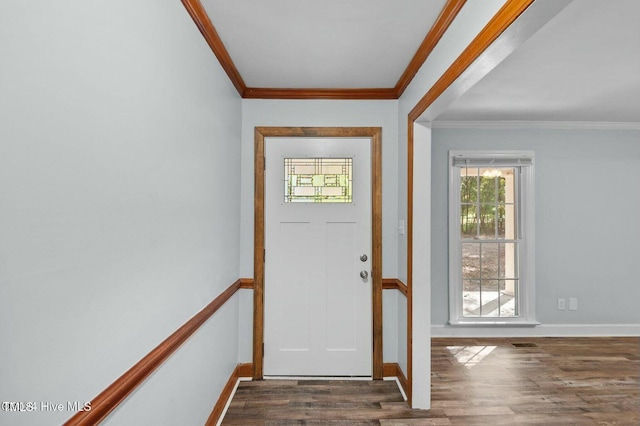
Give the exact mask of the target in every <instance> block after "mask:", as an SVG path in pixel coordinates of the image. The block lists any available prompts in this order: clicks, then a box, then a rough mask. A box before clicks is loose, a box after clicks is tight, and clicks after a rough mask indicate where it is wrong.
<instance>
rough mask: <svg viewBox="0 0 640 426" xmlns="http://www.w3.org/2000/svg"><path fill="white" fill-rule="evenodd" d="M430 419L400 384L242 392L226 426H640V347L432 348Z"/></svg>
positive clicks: (272, 386)
mask: <svg viewBox="0 0 640 426" xmlns="http://www.w3.org/2000/svg"><path fill="white" fill-rule="evenodd" d="M431 373H432V384H431V385H432V389H431V392H432V394H431V398H432V403H431V404H432V409H431V410H429V411H421V410H410V409H409V408H408V407H407V405H406V403H405V402H403V400H402V396H401V394H400V392H399V390H398V388H397V386H396V383H395V382H394V381H376V382H374V381H323V380H299V381H298V380H282V381H280V380H278V381H275V380H265V381H257V382H241V383H240V386H239V387H238V391H237V392H236V394H235V396H234V398H233V400H232V402H231V405H230V407H229V410H228V411H227V414H226V416H225V418H224V420H223V422H222V424H223V425H246V426H249V425H381V426H392V425H393V426H395V425H529V424H537V425H591V424H593V425H635V426H637V425H640V338H613V337H612V338H533V339H522V338H521V339H433V341H432V372H431Z"/></svg>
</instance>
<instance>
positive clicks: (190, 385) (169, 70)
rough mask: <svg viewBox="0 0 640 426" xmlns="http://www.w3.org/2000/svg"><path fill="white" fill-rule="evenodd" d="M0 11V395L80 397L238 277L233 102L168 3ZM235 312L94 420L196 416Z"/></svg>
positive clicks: (205, 403) (26, 417)
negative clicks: (114, 408)
mask: <svg viewBox="0 0 640 426" xmlns="http://www.w3.org/2000/svg"><path fill="white" fill-rule="evenodd" d="M0 9H1V11H0V58H2V65H1V66H0V286H1V290H2V297H0V341H1V342H2V345H1V346H0V400H1V401H35V402H37V403H38V404H39V403H40V401H51V402H56V403H63V404H66V402H67V401H82V402H84V401H88V400H90V399H91V398H93V397H94V396H96V395H97V394H98V393H99V392H100V391H102V390H103V389H104V388H105V387H106V386H108V385H109V384H111V383H112V382H113V381H114V380H115V379H117V378H118V377H119V376H120V375H121V374H122V373H124V372H125V371H126V370H127V369H128V368H130V367H131V366H132V365H133V364H135V363H136V362H137V361H138V360H139V359H141V358H142V357H143V356H144V355H146V354H147V353H148V352H149V351H150V350H151V349H153V348H154V347H155V346H156V345H157V344H158V343H160V342H161V341H162V340H163V339H165V338H166V337H167V336H169V335H170V334H171V333H172V332H173V331H174V330H176V329H177V328H178V327H179V326H180V325H182V324H183V323H184V322H185V321H187V320H188V319H189V318H190V317H191V316H192V315H194V314H195V313H197V312H198V311H199V310H200V309H201V308H202V307H204V306H205V305H206V304H207V303H209V302H210V301H211V300H213V299H214V298H215V297H216V296H217V295H218V294H220V292H222V291H223V290H224V289H225V288H227V287H228V286H229V285H230V284H231V283H232V282H233V281H235V280H236V279H237V277H238V270H239V268H238V259H239V243H238V235H239V226H240V222H239V208H240V201H239V199H238V196H237V194H238V193H239V192H240V173H239V170H240V119H241V102H240V99H239V96H238V95H237V93H236V92H235V90H234V88H233V86H232V85H231V84H230V83H229V80H228V78H227V77H226V75H225V74H224V72H223V71H222V69H221V67H220V66H219V64H218V63H217V60H216V59H215V56H214V55H213V54H212V53H211V51H210V49H209V48H208V46H207V45H206V43H205V42H204V40H203V38H202V36H201V35H200V33H199V32H198V30H197V28H196V27H195V25H194V23H193V22H192V21H191V19H190V17H189V16H188V14H187V13H186V11H185V10H184V8H183V6H182V5H181V4H180V2H177V1H176V2H167V1H161V2H159V1H155V0H140V1H136V2H130V1H125V0H111V1H99V2H85V1H81V0H61V1H56V2H50V1H43V0H35V1H29V2H24V1H19V0H13V1H9V0H8V1H3V2H2V4H1V6H0ZM237 311H238V305H237V297H236V298H234V299H233V300H232V301H230V302H229V305H228V306H225V307H224V308H223V309H222V310H221V311H220V312H218V313H217V314H216V316H215V317H214V318H212V319H211V320H210V322H209V323H207V325H205V326H204V327H203V328H202V329H201V330H200V331H199V332H198V333H197V334H196V335H195V336H193V338H192V339H190V340H189V341H188V342H187V343H186V344H185V346H184V347H183V348H181V349H180V350H179V352H178V353H176V355H175V356H174V357H172V358H171V359H170V360H169V361H168V364H167V365H165V366H163V367H162V368H161V369H160V370H159V371H158V372H157V373H156V374H154V375H153V376H151V377H150V378H149V379H148V380H147V381H146V382H145V383H144V384H143V385H142V386H141V387H140V388H139V389H138V390H137V391H136V393H135V394H133V395H132V396H131V397H130V398H129V399H128V400H127V401H126V402H125V403H124V405H123V406H122V407H121V408H120V409H119V410H118V412H116V414H114V416H113V419H114V420H113V421H112V422H110V421H108V422H107V423H113V424H115V423H117V424H119V425H127V424H132V425H133V424H167V425H169V424H202V423H203V422H204V420H205V419H206V418H207V416H208V415H209V413H210V412H211V409H212V407H213V404H214V402H215V400H216V399H217V397H218V395H219V392H220V390H221V389H222V386H223V385H224V383H225V382H226V380H227V379H228V377H229V375H230V374H231V371H232V370H233V367H234V366H235V364H236V363H237V344H236V343H235V342H237ZM220 342H225V343H224V344H220ZM177 389H179V390H180V391H179V392H176V390H177ZM65 408H66V407H65ZM72 414H73V413H71V412H67V411H64V412H62V413H51V412H42V411H38V412H33V413H18V414H15V413H6V412H0V424H12V425H21V424H24V425H39V424H42V425H45V424H46V425H50V424H59V423H61V422H63V421H64V420H66V419H67V418H69V417H70V416H71V415H72Z"/></svg>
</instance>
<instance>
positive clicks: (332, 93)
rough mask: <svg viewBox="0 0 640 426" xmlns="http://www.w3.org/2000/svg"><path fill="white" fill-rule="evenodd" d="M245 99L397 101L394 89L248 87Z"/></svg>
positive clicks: (244, 94)
mask: <svg viewBox="0 0 640 426" xmlns="http://www.w3.org/2000/svg"><path fill="white" fill-rule="evenodd" d="M242 97H243V98H245V99H334V100H389V99H398V96H397V94H396V91H395V89H371V88H363V89H312V88H308V89H306V88H305V89H277V88H260V87H248V88H247V89H246V90H245V91H244V93H243V96H242Z"/></svg>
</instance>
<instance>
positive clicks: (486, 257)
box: [460, 167, 518, 317]
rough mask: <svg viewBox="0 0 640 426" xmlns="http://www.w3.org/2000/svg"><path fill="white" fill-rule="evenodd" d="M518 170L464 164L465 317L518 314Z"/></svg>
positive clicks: (462, 176) (463, 254) (462, 228)
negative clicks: (516, 204) (516, 178)
mask: <svg viewBox="0 0 640 426" xmlns="http://www.w3.org/2000/svg"><path fill="white" fill-rule="evenodd" d="M515 170H516V169H515V168H513V167H505V168H478V167H475V168H466V167H462V168H460V238H461V248H462V279H463V298H464V300H463V310H464V315H465V316H469V317H474V316H476V317H485V316H490V317H491V316H495V317H509V316H517V311H518V307H517V289H518V276H517V264H516V254H517V240H516V220H515V212H516V209H515V199H516V197H515V185H514V174H515Z"/></svg>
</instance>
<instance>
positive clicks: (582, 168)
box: [431, 129, 640, 333]
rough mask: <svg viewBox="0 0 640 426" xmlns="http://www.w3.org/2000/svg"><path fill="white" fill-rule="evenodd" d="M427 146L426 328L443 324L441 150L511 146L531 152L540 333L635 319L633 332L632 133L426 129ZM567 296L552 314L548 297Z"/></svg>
mask: <svg viewBox="0 0 640 426" xmlns="http://www.w3.org/2000/svg"><path fill="white" fill-rule="evenodd" d="M432 148H433V151H432V158H433V162H432V197H433V203H432V222H431V225H432V230H433V238H432V256H433V257H432V259H433V262H432V275H431V280H432V305H431V307H432V316H431V318H432V322H433V324H434V325H444V324H445V323H446V322H447V320H448V312H447V306H448V292H447V291H448V290H447V289H448V283H447V281H448V266H447V265H448V263H447V253H448V250H447V247H448V240H447V186H448V169H447V152H448V151H449V150H457V149H460V150H474V149H517V150H533V151H535V185H536V191H535V197H536V200H535V207H536V211H535V229H536V236H535V241H536V249H535V257H536V265H535V271H536V305H537V306H536V311H537V320H538V321H539V322H541V323H542V324H543V326H542V329H543V330H544V326H546V325H554V326H557V325H569V326H570V325H579V326H584V325H611V326H612V327H611V328H610V332H611V333H616V330H617V329H620V330H624V329H625V328H624V327H622V328H620V327H619V326H624V325H627V324H631V325H634V324H635V330H636V332H637V331H639V330H640V310H638V309H637V305H638V300H640V285H639V284H640V282H639V278H638V271H637V264H638V260H639V259H640V257H639V256H638V254H639V253H640V249H639V248H638V246H637V242H638V241H640V221H638V212H639V211H640V190H639V188H640V174H639V173H638V172H639V171H640V131H637V130H578V129H574V130H571V129H569V130H551V129H434V130H433V145H432ZM570 297H575V298H577V299H578V310H577V311H569V310H565V311H559V310H557V299H558V298H565V299H568V298H570ZM616 326H618V327H616ZM566 329H567V330H569V329H571V327H566ZM603 329H604V328H602V327H600V328H596V329H594V330H596V331H594V332H595V333H598V332H601V331H599V330H603ZM546 330H547V331H546V332H551V333H553V331H552V330H553V329H551V331H549V329H546ZM534 332H535V331H534ZM623 332H624V331H623Z"/></svg>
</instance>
